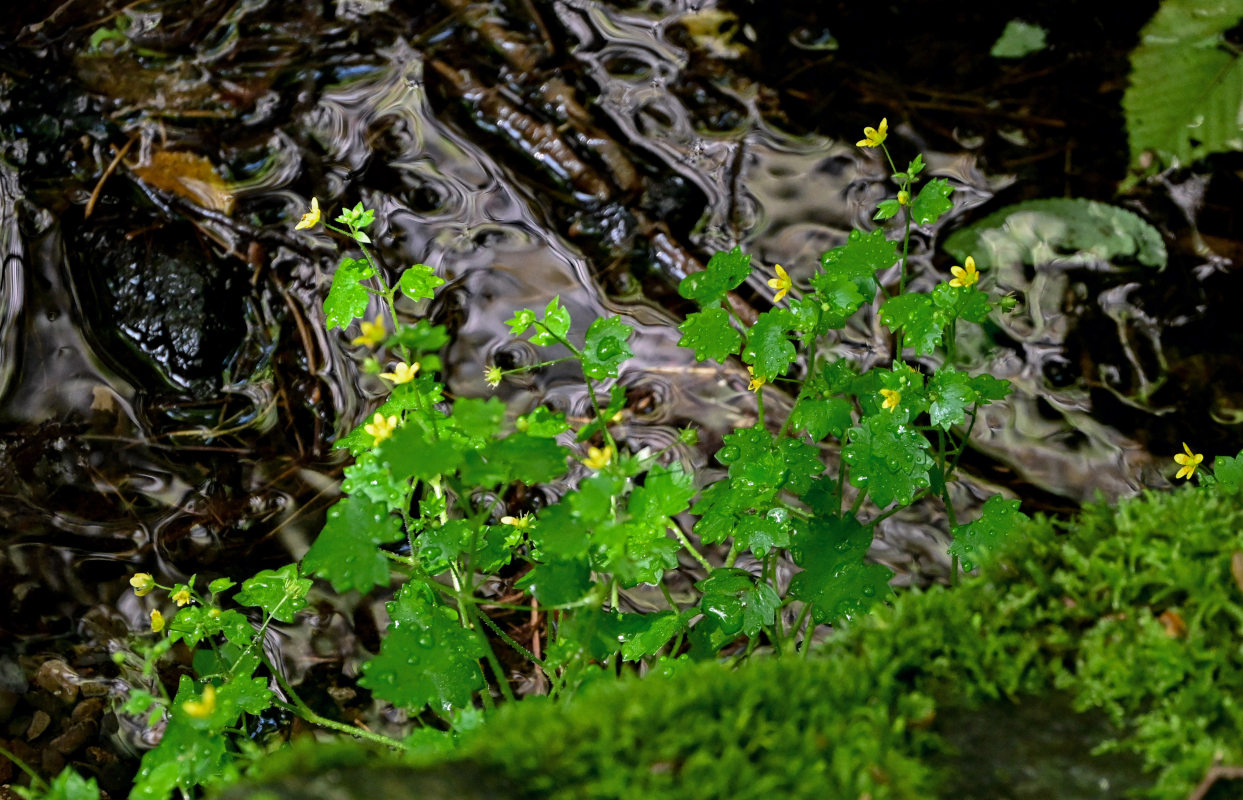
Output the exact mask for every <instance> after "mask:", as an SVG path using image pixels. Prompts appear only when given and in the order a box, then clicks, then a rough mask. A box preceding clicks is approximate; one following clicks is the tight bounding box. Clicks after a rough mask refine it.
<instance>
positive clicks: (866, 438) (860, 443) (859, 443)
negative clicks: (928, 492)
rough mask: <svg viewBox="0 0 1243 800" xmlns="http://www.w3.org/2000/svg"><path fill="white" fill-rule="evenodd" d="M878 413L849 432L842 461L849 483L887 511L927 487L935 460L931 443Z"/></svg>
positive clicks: (909, 500) (891, 418)
mask: <svg viewBox="0 0 1243 800" xmlns="http://www.w3.org/2000/svg"><path fill="white" fill-rule="evenodd" d="M893 416H894V415H892V414H889V413H887V412H879V413H877V414H875V415H873V416H869V417H865V418H864V419H863V421H862V423H861V424H860V425H859V426H857V427H855V428H852V429H851V431H850V441H849V443H847V445H846V447H845V450H844V451H843V453H842V457H843V458H844V459H845V460H846V464H847V465H848V466H849V467H850V483H851V485H852V486H855V487H857V488H859V489H863V490H865V491H867V493H868V496H869V497H871V498H872V502H873V503H875V504H876V505H877V506H878V507H879V508H885V507H886V506H888V505H889V504H890V503H892V502H894V501H897V502H898V503H899V504H900V505H906V504H908V503H910V502H911V500H912V498H914V497H915V492H917V491H918V490H919V489H922V488H924V487H926V486H928V482H929V474H928V473H929V470H930V469H931V467H932V458H931V457H930V456H929V455H928V453H927V452H926V451H927V450H928V447H929V445H928V440H927V439H925V438H924V436H923V435H922V434H920V433H919V432H918V431H913V430H911V429H910V428H909V427H907V426H905V425H901V424H898V423H897V422H895V421H894V420H893Z"/></svg>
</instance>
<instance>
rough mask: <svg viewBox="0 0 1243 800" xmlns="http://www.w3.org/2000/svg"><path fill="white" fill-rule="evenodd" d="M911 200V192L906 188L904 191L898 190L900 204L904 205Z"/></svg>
mask: <svg viewBox="0 0 1243 800" xmlns="http://www.w3.org/2000/svg"><path fill="white" fill-rule="evenodd" d="M909 202H911V193H910V192H908V191H907V190H906V189H903V190H902V191H900V192H898V205H900V206H904V205H906V204H907V203H909Z"/></svg>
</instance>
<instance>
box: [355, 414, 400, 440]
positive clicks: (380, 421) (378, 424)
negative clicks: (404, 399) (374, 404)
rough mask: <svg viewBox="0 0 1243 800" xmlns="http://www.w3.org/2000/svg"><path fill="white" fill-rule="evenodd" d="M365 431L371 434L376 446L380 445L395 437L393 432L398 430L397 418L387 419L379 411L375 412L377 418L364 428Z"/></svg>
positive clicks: (373, 418)
mask: <svg viewBox="0 0 1243 800" xmlns="http://www.w3.org/2000/svg"><path fill="white" fill-rule="evenodd" d="M363 430H364V431H366V432H367V433H369V434H371V436H372V438H373V439H375V444H379V443H380V442H382V441H384V440H385V439H387V438H388V437H390V436H392V435H393V431H395V430H397V417H385V416H384V415H383V414H381V413H380V412H379V411H377V412H375V416H374V417H372V418H371V421H370V422H368V423H367V424H366V425H364V426H363Z"/></svg>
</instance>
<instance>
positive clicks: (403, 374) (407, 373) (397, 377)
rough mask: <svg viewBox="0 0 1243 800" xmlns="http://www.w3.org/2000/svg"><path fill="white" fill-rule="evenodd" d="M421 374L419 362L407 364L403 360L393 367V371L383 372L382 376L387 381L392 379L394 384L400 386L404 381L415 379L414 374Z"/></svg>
mask: <svg viewBox="0 0 1243 800" xmlns="http://www.w3.org/2000/svg"><path fill="white" fill-rule="evenodd" d="M418 374H419V365H418V363H417V362H416V363H414V364H407V363H406V362H404V361H402V362H401V363H399V364H398V365H397V366H395V367H393V371H392V372H381V373H380V377H381V378H383V379H384V380H386V381H392V382H393V385H394V386H400V385H401V384H403V383H409V382H410V381H412V380H414V376H415V375H418Z"/></svg>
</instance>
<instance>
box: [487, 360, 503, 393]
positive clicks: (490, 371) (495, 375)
mask: <svg viewBox="0 0 1243 800" xmlns="http://www.w3.org/2000/svg"><path fill="white" fill-rule="evenodd" d="M502 377H503V376H502V375H501V368H500V367H498V366H497V365H495V364H489V365H488V366H486V367H484V368H483V380H484V383H486V384H488V386H489V387H490V388H492V389H495V388H496V387H498V386H500V385H501V378H502Z"/></svg>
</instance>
